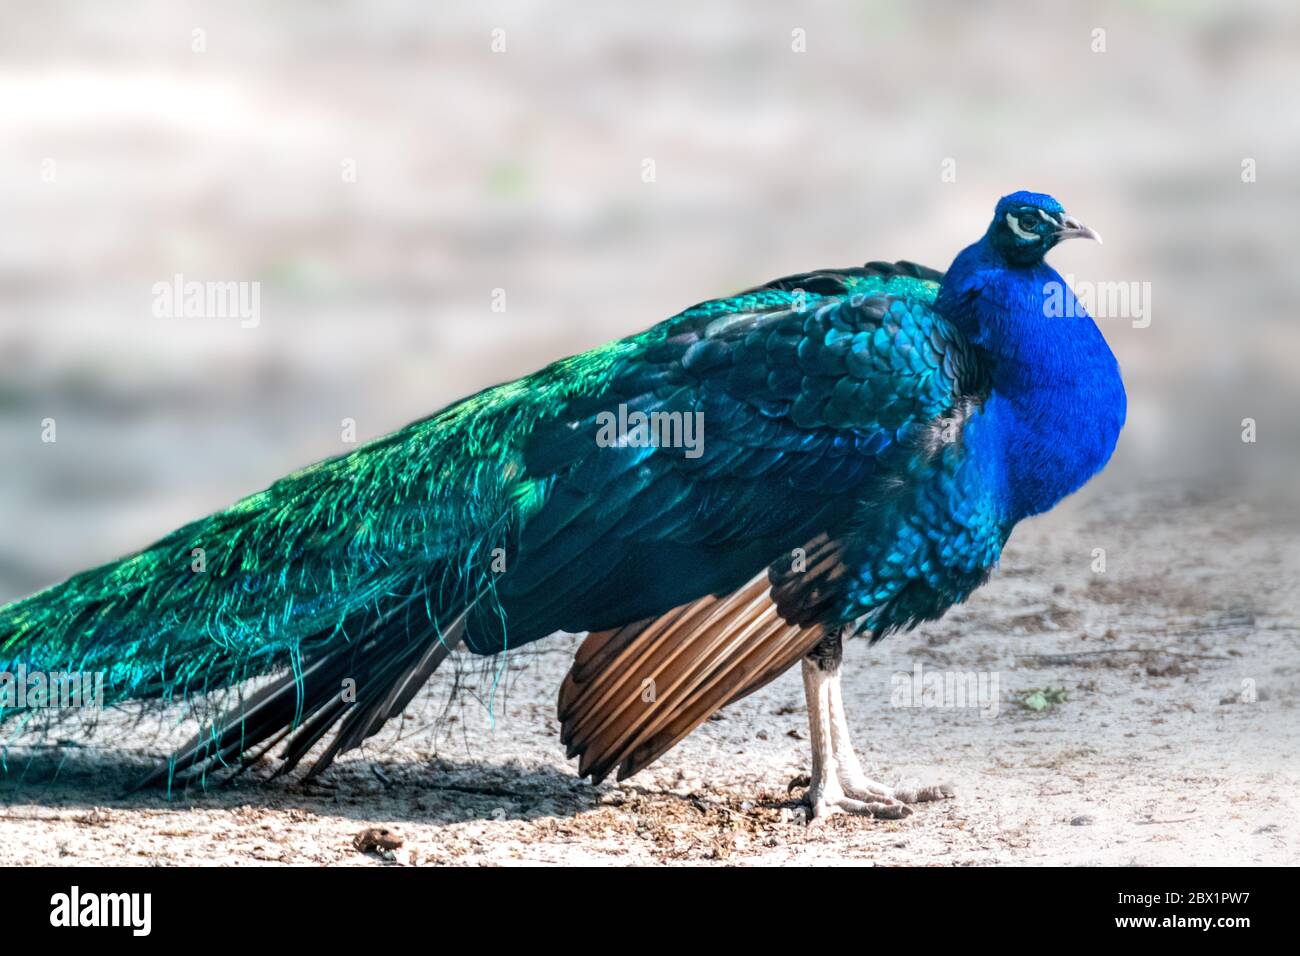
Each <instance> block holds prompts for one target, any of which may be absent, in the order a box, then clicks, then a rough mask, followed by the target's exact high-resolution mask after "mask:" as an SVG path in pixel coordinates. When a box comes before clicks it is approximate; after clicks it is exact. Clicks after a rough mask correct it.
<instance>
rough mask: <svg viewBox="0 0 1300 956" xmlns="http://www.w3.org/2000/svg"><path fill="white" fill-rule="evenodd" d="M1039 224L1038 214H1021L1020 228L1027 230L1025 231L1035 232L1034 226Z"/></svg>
mask: <svg viewBox="0 0 1300 956" xmlns="http://www.w3.org/2000/svg"><path fill="white" fill-rule="evenodd" d="M1037 225H1038V216H1036V215H1034V214H1033V213H1028V212H1026V213H1021V214H1020V228H1021V229H1023V230H1025V232H1033V231H1034V227H1035V226H1037Z"/></svg>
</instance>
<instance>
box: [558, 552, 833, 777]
mask: <svg viewBox="0 0 1300 956" xmlns="http://www.w3.org/2000/svg"><path fill="white" fill-rule="evenodd" d="M820 638H821V631H820V629H819V628H817V627H810V628H801V627H798V626H795V625H792V624H789V623H787V622H786V621H785V620H783V619H782V618H781V617H780V616H779V614H778V612H777V608H776V605H775V604H774V603H773V602H772V599H771V595H770V589H769V586H768V580H767V575H766V573H764V574H761V575H758V576H757V577H755V578H754V579H753V580H751V581H750V582H749V583H748V584H746V585H745V586H744V587H742V588H741V589H740V590H738V591H736V592H735V593H733V594H731V595H728V596H727V597H724V598H717V597H711V596H710V597H705V598H701V599H700V600H698V601H695V602H693V603H691V604H686V605H683V606H682V607H679V608H675V609H673V610H672V611H669V612H668V613H667V614H664V615H663V616H662V617H659V618H655V619H651V620H646V621H638V622H637V623H635V624H630V625H628V626H626V627H623V628H619V629H618V630H614V631H602V632H600V633H594V634H591V635H590V636H589V637H588V638H587V640H586V641H584V642H583V644H582V646H581V647H580V648H579V649H578V653H577V656H576V657H575V659H574V665H573V668H572V669H571V670H570V671H569V674H568V676H567V677H566V678H565V681H564V684H563V686H562V687H561V688H560V699H559V717H560V723H561V727H562V730H561V740H562V741H563V742H564V743H565V744H566V745H567V747H568V751H569V756H570V757H572V756H575V755H577V756H579V758H580V759H579V763H578V772H579V773H580V774H583V775H584V776H585V775H587V774H590V775H591V776H592V778H593V779H595V780H597V781H599V780H602V779H604V777H605V776H606V775H608V774H609V772H610V771H611V770H613V769H614V767H616V766H617V767H618V768H619V770H618V779H620V780H623V779H626V778H627V777H629V776H631V775H632V774H634V773H636V772H637V771H638V770H641V769H642V768H644V767H645V766H647V765H648V764H650V763H652V762H653V761H654V760H656V759H658V758H659V757H660V756H662V755H663V754H664V753H665V752H666V751H667V750H669V749H670V748H671V747H672V746H673V745H675V744H676V743H677V742H678V741H680V740H681V739H682V738H683V737H685V736H686V735H687V734H688V733H690V732H691V731H692V730H694V729H695V728H696V727H698V726H699V725H700V724H702V723H703V722H704V721H705V720H707V719H708V717H709V715H710V714H712V713H714V712H715V711H716V710H718V709H719V708H721V707H724V706H725V705H727V704H729V703H731V702H733V701H736V700H739V699H740V698H741V697H744V696H745V695H746V694H748V693H750V692H752V691H754V690H757V689H758V688H759V687H762V686H763V685H764V684H766V683H768V682H769V681H771V680H773V679H774V678H775V677H777V675H779V674H781V673H782V672H783V671H785V670H786V668H788V667H790V666H791V665H792V664H794V663H795V662H796V661H797V660H799V658H800V657H802V656H803V655H804V654H806V653H808V651H809V650H811V649H812V647H813V645H814V644H816V643H817V641H818V640H820Z"/></svg>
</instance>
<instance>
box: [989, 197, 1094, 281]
mask: <svg viewBox="0 0 1300 956" xmlns="http://www.w3.org/2000/svg"><path fill="white" fill-rule="evenodd" d="M1063 239H1096V240H1097V241H1098V242H1101V236H1099V235H1097V233H1096V232H1094V231H1093V230H1091V229H1089V228H1088V227H1087V226H1085V225H1084V224H1083V223H1081V222H1079V220H1077V219H1075V218H1074V217H1073V216H1067V215H1066V214H1065V209H1064V207H1063V206H1062V205H1061V204H1060V203H1059V202H1057V201H1056V200H1055V199H1053V198H1052V197H1051V196H1049V195H1047V194H1046V193H1031V192H1026V191H1024V190H1021V191H1020V192H1018V193H1012V194H1011V195H1010V196H1003V197H1002V198H1001V199H1000V200H998V207H997V209H995V210H994V212H993V221H992V222H991V223H989V231H988V232H987V233H986V234H985V240H986V241H987V242H988V243H989V245H991V246H992V247H993V248H994V249H995V250H996V251H997V252H998V254H999V255H1001V257H1002V259H1003V260H1004V261H1005V262H1006V264H1007V265H1008V266H1032V265H1037V264H1038V263H1039V262H1041V261H1042V259H1043V256H1045V255H1046V254H1047V250H1049V249H1051V248H1052V247H1053V246H1054V245H1056V244H1057V243H1058V242H1060V241H1062V240H1063Z"/></svg>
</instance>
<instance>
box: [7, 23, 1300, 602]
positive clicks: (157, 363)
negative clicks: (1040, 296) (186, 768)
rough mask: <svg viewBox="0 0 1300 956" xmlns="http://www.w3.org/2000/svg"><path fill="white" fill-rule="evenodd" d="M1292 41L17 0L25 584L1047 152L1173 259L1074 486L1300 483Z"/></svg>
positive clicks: (1254, 505) (1064, 256)
mask: <svg viewBox="0 0 1300 956" xmlns="http://www.w3.org/2000/svg"><path fill="white" fill-rule="evenodd" d="M1298 64H1300V13H1298V12H1297V8H1296V6H1295V5H1294V4H1293V3H1289V2H1286V0H1276V2H1258V0H1249V2H1245V0H1243V2H1233V3H1204V2H1196V0H1180V2H1173V0H1169V2H1154V0H1147V2H1125V3H1090V4H1069V5H1066V4H1026V3H978V4H976V3H935V2H929V3H926V2H919V3H906V4H904V3H883V2H829V0H828V2H813V3H804V4H799V5H792V4H788V3H777V2H753V0H746V2H743V3H742V2H739V0H735V2H727V0H722V2H713V3H709V4H699V3H688V2H675V0H660V2H657V3H654V4H618V5H614V4H601V3H596V2H589V3H576V2H553V3H546V4H536V3H522V2H520V3H491V2H474V3H440V4H428V3H420V2H414V0H412V2H392V0H388V2H376V0H366V2H362V0H331V2H324V3H322V2H310V3H309V2H281V3H277V4H274V5H267V4H255V3H251V2H248V3H245V2H233V3H232V2H223V3H220V4H218V3H215V2H212V3H201V2H177V0H167V2H114V3H107V4H106V3H95V2H89V0H86V2H66V0H64V2H60V0H47V2H44V3H41V4H39V5H35V4H19V3H14V2H4V3H2V4H0V143H3V147H4V148H3V150H0V453H2V454H3V461H4V465H5V467H4V468H3V469H0V601H4V600H9V599H12V598H16V597H19V596H21V595H23V594H26V593H29V592H31V591H33V590H35V589H37V588H39V587H41V586H43V585H46V584H50V583H53V582H54V581H56V580H58V579H60V578H62V577H64V576H66V575H67V574H69V573H72V572H74V571H76V570H79V569H80V568H83V567H85V566H87V565H91V564H95V563H99V562H101V561H105V560H108V559H111V558H114V557H116V556H118V555H121V554H123V553H125V552H127V551H131V550H134V549H136V548H138V547H140V546H142V545H144V544H145V543H147V542H148V541H150V540H152V539H154V538H156V537H158V536H160V535H161V534H163V533H165V532H167V531H169V530H170V529H172V528H173V527H175V526H177V525H179V524H181V523H182V522H184V521H187V520H189V519H192V518H195V517H197V516H199V515H201V514H204V513H206V512H208V511H211V510H213V509H216V508H218V507H221V506H224V505H226V504H228V503H230V502H231V501H233V500H235V499H236V498H238V497H241V496H243V495H244V494H247V493H249V492H252V491H254V490H257V489H259V488H261V487H263V486H265V485H266V484H268V483H269V482H270V481H272V480H274V479H275V478H277V477H279V476H280V475H282V474H284V473H285V472H287V471H289V470H291V469H293V468H295V467H298V466H300V465H303V464H305V463H307V462H309V461H312V460H315V459H319V458H322V457H325V456H328V455H332V454H338V453H340V452H345V451H348V450H350V449H351V448H352V447H354V446H353V445H351V444H348V443H347V442H346V441H345V440H344V439H345V435H344V427H343V424H342V423H343V421H344V420H345V419H352V420H354V421H355V423H356V437H357V439H358V440H359V441H365V440H367V439H369V438H373V437H376V436H378V435H381V434H384V433H386V432H388V431H391V430H393V429H394V428H396V427H398V426H400V425H402V424H404V423H406V422H407V421H409V420H411V419H414V418H417V417H422V416H424V415H427V414H429V413H430V412H432V411H434V410H435V409H437V408H439V407H440V406H442V405H444V404H445V403H447V402H449V401H451V400H453V399H456V398H458V397H460V396H463V395H465V394H467V393H469V392H471V391H475V390H477V389H479V388H481V387H483V386H486V385H489V384H493V383H495V382H498V381H502V380H506V379H510V378H514V377H516V376H518V375H520V374H522V373H525V372H528V371H530V370H532V369H534V368H536V367H538V366H540V365H542V364H545V363H546V362H548V361H550V360H552V359H554V358H557V357H560V356H562V355H565V354H569V353H573V352H576V351H580V350H583V349H585V348H588V347H591V346H594V345H597V344H599V343H601V342H603V341H605V340H607V339H610V338H613V337H616V336H619V335H623V334H627V333H631V332H634V331H637V330H640V329H642V328H644V327H646V326H648V325H650V324H651V323H653V322H656V321H658V320H660V319H662V318H664V317H666V316H668V315H670V314H672V313H674V312H676V311H678V310H679V309H681V308H683V307H685V306H687V305H690V304H692V303H694V302H696V301H698V300H701V299H704V298H708V297H711V296H714V295H719V294H724V293H729V292H732V291H735V290H738V289H740V288H743V287H746V286H750V285H754V284H758V283H761V282H763V281H765V280H768V279H770V278H773V277H775V276H778V275H782V274H788V273H793V272H799V271H805V270H808V269H811V268H816V267H826V266H845V265H851V264H857V263H861V262H863V261H865V260H868V259H882V258H889V259H895V258H910V259H914V260H917V261H920V262H923V263H926V264H929V265H932V266H935V267H939V268H943V267H945V266H946V264H947V263H948V262H949V261H950V260H951V259H952V257H953V255H954V254H955V253H956V252H957V251H958V250H959V249H960V248H961V247H962V246H964V245H966V244H967V243H969V242H971V241H973V240H974V239H976V238H977V237H978V236H979V235H980V234H981V233H982V231H983V230H984V228H985V226H986V224H987V221H988V218H989V216H990V213H991V210H992V207H993V205H994V203H995V201H996V200H997V198H998V197H999V196H1001V195H1002V194H1004V193H1007V192H1010V191H1012V190H1014V189H1018V188H1022V187H1023V188H1030V189H1036V190H1042V191H1046V192H1051V193H1053V194H1054V195H1056V196H1057V197H1059V198H1060V199H1061V200H1062V201H1063V202H1064V203H1065V205H1066V208H1067V209H1068V210H1069V211H1070V212H1071V213H1072V214H1074V215H1076V216H1078V217H1079V218H1081V219H1082V220H1083V221H1085V222H1086V223H1088V224H1090V225H1092V226H1094V227H1096V228H1097V229H1098V230H1099V231H1100V232H1101V233H1102V234H1103V235H1104V236H1105V238H1106V244H1105V245H1104V246H1100V247H1098V246H1096V245H1093V244H1086V243H1071V244H1069V245H1067V246H1065V247H1063V248H1061V249H1060V250H1058V251H1057V252H1055V253H1054V254H1053V262H1054V264H1055V265H1056V266H1057V268H1058V269H1059V270H1060V271H1061V272H1062V273H1063V274H1066V275H1072V276H1073V277H1074V278H1075V279H1076V280H1078V281H1080V282H1124V283H1137V284H1139V286H1140V287H1142V288H1146V289H1148V290H1149V297H1150V298H1149V301H1147V302H1146V303H1145V308H1146V309H1147V312H1148V314H1147V315H1146V316H1145V317H1144V318H1143V319H1142V320H1141V321H1140V322H1138V324H1139V325H1142V324H1144V323H1146V322H1147V321H1148V320H1149V324H1146V325H1145V327H1134V325H1135V322H1134V320H1133V319H1132V318H1131V317H1128V316H1122V317H1107V318H1103V319H1101V320H1100V321H1099V324H1100V325H1101V327H1102V329H1103V331H1104V332H1105V334H1106V335H1107V337H1108V338H1109V340H1110V341H1111V343H1112V346H1113V348H1114V349H1115V351H1116V353H1117V355H1118V356H1119V359H1120V362H1121V365H1122V366H1123V369H1124V372H1125V377H1126V380H1127V382H1128V390H1129V396H1130V422H1129V426H1128V428H1127V430H1126V432H1125V434H1124V437H1123V439H1122V441H1121V444H1120V448H1119V452H1118V453H1117V457H1116V460H1115V461H1114V463H1113V465H1112V466H1111V468H1110V469H1109V470H1108V471H1107V473H1106V474H1105V475H1104V476H1103V477H1102V479H1100V480H1099V481H1097V482H1094V483H1093V484H1092V485H1090V486H1089V488H1088V489H1086V490H1085V492H1084V493H1083V499H1082V500H1086V499H1087V497H1088V496H1093V497H1098V496H1106V495H1108V494H1113V493H1115V492H1116V491H1118V490H1119V489H1122V488H1128V489H1132V488H1134V487H1141V488H1144V489H1149V490H1148V491H1145V492H1143V494H1144V500H1150V501H1159V500H1162V499H1164V498H1167V497H1169V496H1171V495H1175V496H1176V495H1187V494H1193V493H1197V494H1199V493H1201V492H1198V491H1195V489H1201V488H1204V489H1208V490H1207V491H1205V492H1204V494H1206V495H1209V496H1210V497H1209V498H1208V499H1207V500H1210V501H1222V502H1224V503H1226V504H1229V503H1230V504H1232V505H1233V506H1234V507H1246V508H1249V509H1252V510H1254V511H1256V512H1260V513H1264V512H1267V513H1275V514H1277V515H1278V516H1281V517H1289V516H1292V515H1294V513H1295V512H1294V507H1293V496H1294V490H1295V489H1294V486H1295V485H1296V484H1297V482H1296V480H1295V474H1296V467H1297V464H1300V424H1297V421H1296V409H1297V407H1300V403H1298V402H1297V398H1300V394H1298V393H1300V387H1298V386H1297V381H1296V375H1295V368H1296V364H1297V356H1298V355H1300V330H1298V329H1297V322H1296V316H1297V304H1300V271H1298V270H1297V269H1296V265H1295V256H1296V253H1297V251H1298V250H1300V215H1297V212H1300V202H1298V200H1300V179H1298V178H1297V170H1300V122H1297V115H1296V114H1297V108H1296V104H1297V100H1298V99H1300V66H1298ZM647 161H650V163H649V164H648V163H647ZM650 171H652V172H653V176H651V175H650ZM177 274H181V275H183V276H184V277H185V279H186V280H198V281H237V282H257V283H259V284H260V285H259V289H260V315H259V321H258V323H257V325H256V327H255V328H244V327H243V323H241V322H240V320H239V319H238V318H231V317H227V318H222V317H206V318H166V317H160V316H158V315H157V314H155V309H154V300H155V294H154V291H153V290H154V286H155V284H156V283H160V282H164V283H166V282H171V281H172V280H173V277H174V276H176V275H177ZM1143 284H1147V285H1143ZM494 306H495V308H494ZM1246 418H1251V419H1253V420H1255V422H1256V428H1257V440H1256V441H1255V442H1254V443H1245V442H1243V441H1242V430H1243V424H1242V423H1243V419H1246ZM48 419H53V420H54V423H55V427H56V429H57V432H56V434H57V440H56V441H54V442H48V441H42V434H43V431H44V430H45V428H46V426H45V425H44V424H43V423H44V422H46V420H48ZM1076 506H1077V505H1076V504H1071V507H1076ZM1209 557H1210V559H1211V560H1212V557H1213V556H1212V555H1211V556H1209ZM1296 557H1297V555H1296V552H1295V551H1294V549H1293V550H1292V552H1291V553H1290V555H1289V556H1288V557H1287V558H1286V559H1287V560H1294V559H1295V558H1296Z"/></svg>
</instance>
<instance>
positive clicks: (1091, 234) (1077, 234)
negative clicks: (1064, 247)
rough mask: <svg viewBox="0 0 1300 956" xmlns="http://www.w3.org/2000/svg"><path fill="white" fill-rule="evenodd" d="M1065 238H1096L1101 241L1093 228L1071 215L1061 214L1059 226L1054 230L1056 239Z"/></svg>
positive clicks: (1061, 239) (1062, 239) (1060, 240)
mask: <svg viewBox="0 0 1300 956" xmlns="http://www.w3.org/2000/svg"><path fill="white" fill-rule="evenodd" d="M1066 239H1096V240H1097V242H1098V244H1100V243H1101V235H1100V234H1099V233H1098V232H1097V230H1095V229H1089V228H1088V227H1087V226H1085V225H1084V224H1083V223H1081V222H1079V220H1077V219H1075V218H1074V217H1073V216H1066V215H1062V216H1061V228H1060V229H1058V230H1057V231H1056V241H1057V242H1062V241H1064V240H1066Z"/></svg>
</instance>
